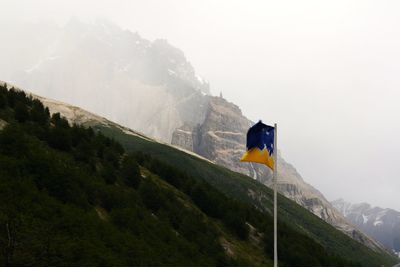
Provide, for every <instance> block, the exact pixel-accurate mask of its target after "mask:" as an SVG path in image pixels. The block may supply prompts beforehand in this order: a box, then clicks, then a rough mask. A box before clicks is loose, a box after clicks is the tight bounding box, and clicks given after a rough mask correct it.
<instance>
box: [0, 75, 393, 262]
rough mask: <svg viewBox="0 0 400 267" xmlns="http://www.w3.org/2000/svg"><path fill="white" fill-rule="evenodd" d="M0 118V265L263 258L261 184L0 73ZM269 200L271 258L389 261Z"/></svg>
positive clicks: (266, 255) (283, 202) (266, 218)
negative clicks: (275, 213)
mask: <svg viewBox="0 0 400 267" xmlns="http://www.w3.org/2000/svg"><path fill="white" fill-rule="evenodd" d="M8 89H9V90H8ZM38 99H40V101H39V100H38ZM42 103H43V104H42ZM64 115H65V116H66V118H68V121H69V122H71V123H74V124H73V125H70V124H69V123H68V121H67V120H66V119H65V118H64V117H62V116H64ZM0 118H1V119H0V121H1V122H2V123H1V125H2V126H1V128H0V143H1V144H2V145H1V146H0V156H1V159H2V160H1V161H0V164H1V165H2V168H0V170H1V174H2V175H0V180H1V183H2V185H3V186H2V187H1V190H2V194H0V196H1V197H2V198H4V199H5V200H6V201H1V202H0V203H1V204H0V205H1V209H0V210H1V213H2V216H0V224H3V225H5V228H6V229H7V230H9V231H1V232H0V242H1V243H2V244H3V245H4V247H5V248H6V249H4V250H3V251H2V253H1V254H0V258H1V259H2V261H3V262H5V263H6V265H7V264H8V265H14V264H15V265H25V264H28V263H32V262H35V263H36V264H39V265H43V264H45V265H47V264H49V265H59V264H66V265H88V264H89V265H93V264H95V265H104V266H110V265H112V266H132V265H134V266H136V265H137V264H139V265H144V266H150V265H151V266H153V265H160V266H187V262H188V261H190V262H191V264H193V266H235V267H236V266H243V267H244V266H249V267H250V266H254V267H255V266H272V262H271V257H272V246H271V245H272V232H271V227H272V219H271V214H272V212H271V208H272V192H271V189H269V188H267V187H265V186H263V185H260V184H259V183H258V182H256V181H254V180H253V179H251V178H250V177H247V176H244V175H241V174H239V173H235V172H232V171H229V170H228V169H226V168H222V167H220V166H218V165H216V164H213V163H210V161H208V160H204V159H202V158H200V157H198V156H196V157H194V156H193V154H192V153H186V152H182V151H180V150H178V149H175V148H173V147H171V146H170V145H165V144H162V143H159V142H157V141H156V140H154V139H151V138H148V137H146V136H143V135H141V134H139V133H137V132H135V131H132V130H130V129H127V128H125V127H122V126H120V125H118V124H116V123H113V122H111V121H109V120H107V119H105V118H102V117H100V116H98V115H95V114H93V113H90V112H88V111H85V110H82V109H80V108H79V107H76V106H71V105H68V104H65V103H62V102H59V101H55V100H51V99H47V98H43V97H39V96H36V95H31V94H28V93H26V92H24V91H21V90H20V89H16V88H10V87H8V86H5V85H4V84H3V83H2V82H1V81H0ZM87 126H91V129H87ZM106 136H108V137H112V138H113V139H109V138H107V137H106ZM138 164H139V166H140V168H139V166H138ZM10 199H12V201H9V200H10ZM279 203H280V206H281V208H280V209H279V218H280V227H279V233H278V235H279V238H280V244H281V246H282V248H281V249H280V253H281V254H280V264H281V265H283V266H293V267H297V266H298V267H304V266H320V267H328V266H331V267H344V266H365V267H369V266H371V267H374V266H381V265H385V266H391V265H393V264H394V263H395V262H397V261H398V260H397V259H395V258H394V257H393V255H390V254H389V253H388V252H387V251H385V250H382V249H380V248H378V247H375V248H374V249H370V248H367V247H366V246H364V245H362V244H359V243H357V242H355V241H354V240H351V239H350V238H349V237H348V236H346V235H344V234H343V233H340V232H339V231H337V230H336V229H335V228H333V227H332V226H330V225H329V224H327V223H326V222H324V221H323V220H320V219H319V218H317V217H316V216H314V215H313V214H311V213H310V212H308V211H307V210H305V209H304V208H302V207H300V206H299V205H297V204H296V203H295V202H293V201H291V200H289V199H287V198H285V197H281V196H279ZM10 229H11V230H10ZM82 251H84V252H85V253H82Z"/></svg>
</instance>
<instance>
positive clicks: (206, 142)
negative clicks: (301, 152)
mask: <svg viewBox="0 0 400 267" xmlns="http://www.w3.org/2000/svg"><path fill="white" fill-rule="evenodd" d="M207 98H208V104H207V109H206V115H205V117H204V121H203V122H202V123H200V124H197V125H194V126H190V125H188V124H185V125H183V126H182V127H180V128H178V129H176V130H175V131H174V132H173V134H172V141H171V143H172V144H173V145H177V146H181V147H183V148H185V149H187V150H191V151H193V152H195V153H197V154H199V155H201V156H203V157H205V158H207V159H209V160H211V161H213V162H215V163H217V164H220V165H222V166H225V167H227V168H229V169H231V170H234V171H237V172H240V173H243V174H246V175H249V176H251V177H253V178H254V179H256V180H258V181H260V182H261V183H263V184H265V185H267V186H271V185H272V173H271V172H270V171H269V169H267V168H266V167H263V166H262V165H259V164H252V163H240V162H239V159H240V157H241V156H242V155H243V153H244V151H245V149H246V147H245V144H246V132H247V130H248V128H249V127H250V125H252V122H251V121H250V120H248V119H247V118H246V117H244V116H243V114H242V112H241V110H240V109H239V107H238V106H236V105H235V104H233V103H230V102H228V101H226V100H225V99H224V98H222V97H211V96H208V97H207ZM278 190H279V192H280V193H281V194H283V195H285V196H286V197H288V198H290V199H292V200H294V201H296V202H297V203H298V204H300V205H301V206H303V207H305V208H306V209H308V210H309V211H311V212H312V213H314V214H315V215H316V216H318V217H319V218H321V219H323V220H324V221H326V222H328V223H330V224H331V225H333V226H335V227H336V228H338V229H340V230H341V231H343V232H345V233H346V234H347V235H349V236H351V237H352V238H354V239H356V240H358V241H359V242H361V243H363V244H365V245H367V246H369V247H371V248H378V247H379V248H381V245H380V244H379V243H377V242H376V241H374V240H373V239H371V238H369V237H368V236H366V235H364V234H363V233H361V232H360V231H359V230H357V229H356V228H355V227H354V226H352V225H351V224H349V223H348V222H347V221H346V219H345V218H344V217H343V216H342V215H341V214H340V213H339V212H338V211H337V210H336V209H335V208H333V206H332V205H331V203H329V201H327V200H326V199H325V197H324V196H323V195H322V194H321V193H320V192H319V191H318V190H316V189H315V188H314V187H312V186H311V185H309V184H307V183H306V182H305V181H304V180H303V178H302V177H301V176H300V174H299V173H298V172H297V170H296V169H295V168H294V167H293V166H292V165H291V164H289V163H287V162H286V161H285V160H284V159H283V158H282V157H281V155H280V154H278Z"/></svg>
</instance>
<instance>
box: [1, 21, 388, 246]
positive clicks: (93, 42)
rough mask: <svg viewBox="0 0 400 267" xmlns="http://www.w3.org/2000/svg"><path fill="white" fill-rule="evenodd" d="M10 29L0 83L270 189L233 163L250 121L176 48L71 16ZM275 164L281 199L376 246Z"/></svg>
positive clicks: (288, 169) (248, 168)
mask: <svg viewBox="0 0 400 267" xmlns="http://www.w3.org/2000/svg"><path fill="white" fill-rule="evenodd" d="M0 27H1V26H0ZM14 28H16V30H15V32H13V34H11V35H7V36H3V38H5V39H7V40H8V41H7V42H3V43H0V57H1V58H4V59H5V60H4V61H1V62H0V76H1V77H2V78H5V79H6V80H8V81H14V82H15V83H16V84H18V85H21V86H22V87H23V88H25V89H29V90H30V91H32V92H34V93H36V94H39V95H45V96H47V97H50V98H54V99H58V100H61V101H65V102H67V103H71V104H74V105H77V106H79V107H82V108H85V109H87V110H90V111H92V112H95V113H96V114H99V115H101V116H104V117H107V118H109V119H110V120H112V121H114V122H116V123H118V124H120V125H123V126H125V127H128V128H131V129H135V130H137V131H140V132H142V133H144V134H145V135H147V136H150V137H152V138H156V139H157V140H161V141H163V142H166V143H172V144H174V145H176V146H180V147H182V148H185V149H187V150H190V151H193V152H195V153H197V154H199V155H201V156H202V157H205V158H207V159H209V160H211V161H213V162H215V163H217V164H219V165H222V166H225V167H227V168H229V169H231V170H233V171H236V172H241V173H243V174H245V175H249V176H251V177H253V178H255V179H257V180H258V181H260V182H262V183H264V184H266V185H267V186H270V184H271V175H270V173H269V172H268V171H267V170H266V169H265V168H262V167H260V166H257V165H254V164H240V165H239V164H237V159H238V158H239V157H240V156H241V154H242V153H243V152H244V150H245V147H244V144H245V141H244V139H245V135H246V131H247V129H248V127H249V125H250V124H251V121H250V120H249V119H248V118H246V117H245V116H244V115H243V114H242V112H241V110H240V108H239V107H238V106H236V105H235V104H233V103H229V102H228V101H227V100H225V99H223V98H222V97H213V96H211V95H210V85H209V84H208V83H207V82H206V81H204V80H203V79H202V78H200V77H199V76H198V75H197V74H196V72H195V69H194V67H193V66H192V65H191V64H190V62H189V60H188V59H187V58H186V57H185V55H184V53H183V51H181V50H180V49H179V48H176V47H174V46H173V45H171V44H169V43H168V42H167V41H166V40H160V39H157V40H154V41H150V40H147V39H145V38H143V37H141V36H140V35H139V34H138V33H135V32H131V31H128V30H124V29H121V28H120V27H118V26H117V25H114V24H113V23H111V22H109V21H106V20H97V21H95V22H94V23H84V22H82V21H79V20H78V19H71V20H70V21H69V22H68V23H66V24H65V25H63V26H58V25H52V24H46V23H42V24H40V25H35V24H31V25H15V27H14ZM33 32H34V33H35V34H34V35H33V34H32V33H33ZM21 51H25V52H24V53H25V54H24V56H23V57H21ZM16 58H18V59H19V60H15V59H16ZM10 62H12V64H11V63H10ZM54 104H55V105H57V103H54ZM263 119H265V120H268V119H269V118H263ZM278 162H279V166H278V168H279V172H278V173H279V178H278V181H279V185H278V190H279V191H280V192H281V193H282V194H284V195H285V196H286V197H288V198H290V199H292V200H294V201H296V202H297V203H298V204H300V205H302V206H303V207H305V208H307V209H308V210H309V211H311V212H313V213H314V214H315V215H317V216H318V217H320V218H321V219H323V220H325V221H326V222H328V223H330V224H331V225H333V226H334V227H336V228H337V229H340V230H341V231H343V232H344V233H346V234H347V235H349V236H350V237H352V238H354V239H355V240H357V241H359V242H362V243H363V244H365V245H367V246H369V247H371V248H377V249H379V248H381V246H380V244H378V243H377V242H375V241H374V240H372V239H371V238H369V237H367V236H366V235H364V234H363V233H361V232H360V231H358V230H357V229H355V228H354V227H353V226H352V225H351V224H349V223H348V222H347V221H346V219H345V218H344V217H343V216H342V215H341V214H340V213H338V212H337V211H336V210H335V209H334V208H333V207H332V205H331V204H330V203H329V202H328V201H327V200H326V199H325V197H324V196H323V195H322V194H321V193H320V192H319V191H318V190H317V189H315V188H314V187H313V186H312V185H310V184H308V183H307V182H306V181H305V180H304V179H303V178H302V177H301V175H300V174H299V173H298V172H297V171H296V169H295V167H294V166H292V165H291V164H290V163H288V162H286V161H285V159H284V158H283V157H281V158H280V160H279V161H278ZM321 179H323V177H321Z"/></svg>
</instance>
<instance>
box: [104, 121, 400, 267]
mask: <svg viewBox="0 0 400 267" xmlns="http://www.w3.org/2000/svg"><path fill="white" fill-rule="evenodd" d="M97 129H98V130H100V131H101V132H102V133H104V134H105V135H108V136H110V137H113V138H115V139H116V140H117V141H119V142H120V143H121V144H122V145H123V146H124V147H125V149H126V150H127V151H129V152H137V151H146V152H148V153H149V154H151V155H153V156H154V157H157V158H159V159H161V160H163V161H165V162H168V163H169V164H171V165H174V166H177V167H178V168H180V169H181V170H183V171H185V172H187V173H188V174H189V175H191V176H193V177H196V178H201V179H204V180H205V181H207V182H208V183H209V184H211V185H212V186H214V187H215V188H217V189H219V190H220V191H222V192H224V193H225V194H226V195H228V196H230V197H233V198H236V199H238V200H240V201H244V202H247V203H251V204H253V205H255V206H257V207H259V208H260V209H262V210H265V211H267V212H269V211H270V210H271V208H272V202H271V199H272V192H271V190H270V189H269V188H267V187H266V186H264V185H262V184H260V183H258V182H257V181H254V180H253V179H251V178H249V177H247V176H245V175H241V174H239V173H235V172H232V171H230V170H228V169H226V168H223V167H220V166H217V165H215V164H212V163H210V162H208V161H205V160H202V159H199V158H197V157H195V156H192V155H189V154H187V153H184V152H182V151H180V150H177V149H174V148H172V147H170V146H167V145H163V144H160V143H157V142H151V141H148V140H144V139H142V138H139V137H136V136H133V135H129V134H126V133H123V132H122V131H121V130H119V129H115V128H108V127H103V126H98V127H97ZM278 202H279V220H281V221H284V222H286V223H288V224H289V225H291V226H293V227H295V228H297V229H298V230H300V231H302V232H305V233H306V234H308V235H309V236H310V237H312V238H313V239H314V240H316V241H317V242H319V243H320V244H322V245H323V246H324V247H325V248H326V249H327V250H328V251H330V252H331V253H334V254H336V255H340V256H343V257H345V258H346V259H350V260H352V261H355V262H360V263H362V265H363V266H382V265H384V266H392V265H393V264H394V263H395V262H396V259H395V258H394V257H392V256H390V255H388V254H386V253H384V252H374V251H372V250H370V249H368V248H367V247H365V246H363V245H361V244H359V243H358V242H356V241H354V240H352V239H351V238H349V237H348V236H346V235H345V234H343V233H341V232H340V231H338V230H336V229H335V228H334V227H332V226H331V225H329V224H327V223H325V222H324V221H323V220H321V219H319V218H318V217H316V216H315V215H313V214H312V213H310V212H308V211H307V210H305V209H304V208H302V207H301V206H299V205H298V204H296V203H295V202H293V201H291V200H289V199H287V198H285V197H283V196H281V195H280V196H279V199H278Z"/></svg>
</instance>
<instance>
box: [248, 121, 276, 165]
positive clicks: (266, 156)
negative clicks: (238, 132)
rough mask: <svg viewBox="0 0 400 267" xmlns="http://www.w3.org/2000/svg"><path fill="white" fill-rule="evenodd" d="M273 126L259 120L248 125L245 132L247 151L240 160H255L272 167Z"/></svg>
mask: <svg viewBox="0 0 400 267" xmlns="http://www.w3.org/2000/svg"><path fill="white" fill-rule="evenodd" d="M274 132H275V128H274V127H272V126H268V125H265V124H264V123H262V122H261V121H259V122H257V123H256V124H255V125H253V126H252V127H250V129H249V130H248V132H247V143H246V147H247V151H246V152H245V153H244V155H243V156H242V158H241V159H240V161H249V162H257V163H262V164H265V165H267V166H268V167H269V168H271V170H273V169H274V157H273V155H274V135H275V133H274Z"/></svg>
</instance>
